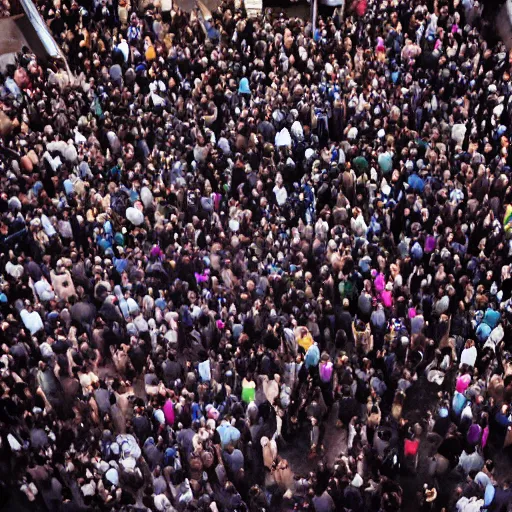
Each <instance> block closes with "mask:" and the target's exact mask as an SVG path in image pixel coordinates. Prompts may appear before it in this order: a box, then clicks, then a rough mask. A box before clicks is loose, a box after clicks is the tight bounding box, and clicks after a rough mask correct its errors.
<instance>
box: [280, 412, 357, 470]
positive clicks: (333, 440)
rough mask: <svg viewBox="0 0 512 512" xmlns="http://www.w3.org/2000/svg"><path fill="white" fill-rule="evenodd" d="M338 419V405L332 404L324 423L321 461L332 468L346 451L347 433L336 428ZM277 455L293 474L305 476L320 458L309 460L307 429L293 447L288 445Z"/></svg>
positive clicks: (313, 468) (301, 433)
mask: <svg viewBox="0 0 512 512" xmlns="http://www.w3.org/2000/svg"><path fill="white" fill-rule="evenodd" d="M337 417H338V405H337V404H334V406H333V408H332V409H331V413H330V415H329V419H328V421H327V423H326V429H325V437H324V448H325V452H324V455H323V460H324V461H325V462H326V463H327V464H328V465H329V466H331V467H332V466H333V464H334V461H335V460H336V459H337V458H338V457H339V455H340V454H342V453H345V452H346V450H347V433H346V430H345V429H337V428H336V419H337ZM279 455H281V456H282V457H283V458H285V459H286V460H287V461H288V462H289V464H290V467H291V468H292V470H293V472H294V473H295V474H300V475H306V474H307V473H308V472H309V471H314V470H315V468H316V464H317V463H318V461H319V460H320V459H321V458H322V457H315V458H314V459H309V458H308V455H309V429H308V428H307V427H305V428H304V429H303V430H302V431H301V432H300V435H299V436H298V438H297V440H296V442H295V443H294V444H293V445H288V446H286V447H283V448H281V449H280V450H279Z"/></svg>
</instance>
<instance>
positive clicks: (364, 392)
mask: <svg viewBox="0 0 512 512" xmlns="http://www.w3.org/2000/svg"><path fill="white" fill-rule="evenodd" d="M369 396H370V385H369V384H368V382H365V381H364V380H362V379H359V378H357V387H356V393H355V399H356V400H357V401H358V402H359V403H360V404H365V403H366V402H367V400H368V397H369Z"/></svg>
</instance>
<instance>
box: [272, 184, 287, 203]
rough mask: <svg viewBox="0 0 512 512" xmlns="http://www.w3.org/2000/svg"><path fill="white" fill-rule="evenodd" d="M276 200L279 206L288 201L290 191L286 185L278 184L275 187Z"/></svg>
mask: <svg viewBox="0 0 512 512" xmlns="http://www.w3.org/2000/svg"><path fill="white" fill-rule="evenodd" d="M273 192H274V194H275V196H276V201H277V204H278V205H279V206H283V204H284V203H286V200H287V199H288V192H286V189H285V188H284V187H278V186H277V185H276V186H275V187H274V190H273Z"/></svg>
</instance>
